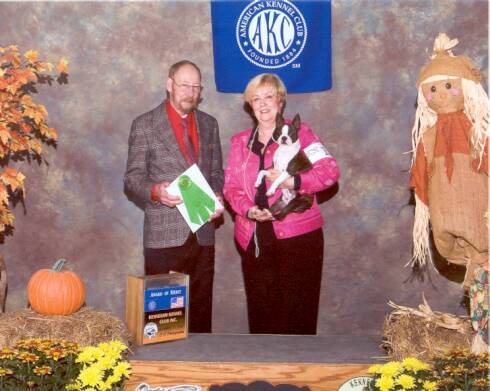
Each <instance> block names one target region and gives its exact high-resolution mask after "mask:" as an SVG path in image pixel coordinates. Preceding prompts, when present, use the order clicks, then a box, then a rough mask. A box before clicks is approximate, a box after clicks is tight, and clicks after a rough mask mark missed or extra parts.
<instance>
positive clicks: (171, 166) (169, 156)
mask: <svg viewBox="0 0 490 391" xmlns="http://www.w3.org/2000/svg"><path fill="white" fill-rule="evenodd" d="M195 115H196V122H197V132H198V135H199V146H200V147H199V148H200V150H199V161H198V166H199V168H200V170H201V171H202V173H203V175H204V177H205V178H206V180H207V181H208V182H209V185H210V186H211V188H212V189H213V190H214V191H215V192H219V193H222V191H223V181H224V179H223V162H222V155H221V143H220V138H219V129H218V122H217V121H216V119H215V118H213V117H211V116H210V115H208V114H206V113H204V112H202V111H199V110H196V112H195ZM128 144H129V150H128V161H127V166H126V174H125V175H124V186H125V191H126V193H127V194H128V196H129V197H130V198H134V201H135V203H137V204H139V205H140V206H141V207H142V208H143V209H144V211H145V220H144V229H143V244H144V246H145V247H146V248H167V247H176V246H181V245H182V244H184V242H185V240H186V239H187V237H188V235H189V232H190V229H189V227H188V226H187V224H186V222H185V220H184V219H183V218H182V216H181V214H180V212H179V211H178V210H177V208H169V207H168V206H166V205H163V204H160V203H154V202H152V201H151V187H152V186H153V184H155V183H159V182H163V181H167V182H172V181H173V180H174V179H175V178H177V176H179V175H180V174H182V172H183V171H185V170H186V169H187V168H189V164H188V163H187V161H186V160H185V158H184V156H183V155H182V153H181V151H180V148H179V144H178V143H177V140H176V139H175V135H174V131H173V129H172V127H171V125H170V122H169V120H168V117H167V112H166V110H165V102H163V103H162V104H160V105H159V106H158V107H156V108H155V109H153V110H151V111H149V112H147V113H145V114H142V115H140V116H139V117H138V118H136V119H135V120H134V121H133V124H132V126H131V132H130V135H129V141H128ZM196 234H197V239H198V241H199V244H201V245H203V246H209V245H213V244H214V225H213V223H206V224H205V225H203V226H202V227H201V228H200V229H199V230H198V231H197V232H196Z"/></svg>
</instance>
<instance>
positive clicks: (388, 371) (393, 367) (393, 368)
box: [379, 361, 403, 377]
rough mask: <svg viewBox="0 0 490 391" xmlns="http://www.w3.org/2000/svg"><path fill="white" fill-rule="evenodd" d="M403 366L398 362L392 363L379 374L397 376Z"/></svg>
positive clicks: (383, 367)
mask: <svg viewBox="0 0 490 391" xmlns="http://www.w3.org/2000/svg"><path fill="white" fill-rule="evenodd" d="M402 369H403V368H402V365H401V364H400V363H399V362H397V361H390V362H389V363H387V364H385V365H383V366H382V367H381V368H380V369H379V373H380V374H382V375H385V376H388V377H392V376H395V375H396V374H397V373H398V372H400V371H401V370H402Z"/></svg>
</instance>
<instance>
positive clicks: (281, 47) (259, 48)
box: [236, 0, 308, 69]
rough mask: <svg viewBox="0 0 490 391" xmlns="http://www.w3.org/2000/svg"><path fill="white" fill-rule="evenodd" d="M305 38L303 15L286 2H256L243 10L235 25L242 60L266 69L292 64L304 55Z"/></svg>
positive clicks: (297, 65)
mask: <svg viewBox="0 0 490 391" xmlns="http://www.w3.org/2000/svg"><path fill="white" fill-rule="evenodd" d="M307 35H308V30H307V27H306V23H305V19H304V17H303V15H302V14H301V12H299V10H298V8H297V7H296V6H295V5H294V4H292V3H291V2H290V1H288V0H278V1H269V0H255V1H253V2H252V3H250V4H249V5H248V6H247V7H245V9H244V10H243V11H242V13H241V14H240V17H239V18H238V22H237V25H236V39H237V43H238V47H239V48H240V50H241V52H242V53H243V55H244V56H245V58H246V59H247V60H248V61H250V62H251V63H253V64H255V65H257V66H259V67H262V68H269V69H275V68H282V67H284V66H286V65H288V64H290V63H292V62H293V61H294V60H295V59H296V58H297V57H298V56H299V55H300V54H301V52H302V51H303V48H304V47H305V44H306V38H307ZM293 66H296V67H299V64H293Z"/></svg>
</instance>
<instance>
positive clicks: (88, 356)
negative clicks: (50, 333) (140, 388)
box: [0, 339, 131, 391]
mask: <svg viewBox="0 0 490 391" xmlns="http://www.w3.org/2000/svg"><path fill="white" fill-rule="evenodd" d="M127 349H128V348H127V346H125V345H124V344H123V343H121V342H120V341H110V342H101V343H99V344H98V345H96V346H85V347H80V346H79V345H78V344H77V343H76V342H69V341H65V340H43V339H29V340H21V341H17V342H16V344H15V345H14V346H13V347H11V348H3V349H0V390H3V391H28V390H33V389H34V390H38V391H52V390H85V391H88V390H91V391H120V390H123V389H124V384H125V382H126V380H127V379H128V378H129V376H130V374H131V365H130V363H129V362H128V361H127V360H126V359H125V356H126V353H127V352H126V351H127Z"/></svg>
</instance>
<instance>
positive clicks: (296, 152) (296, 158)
mask: <svg viewBox="0 0 490 391" xmlns="http://www.w3.org/2000/svg"><path fill="white" fill-rule="evenodd" d="M300 123H301V120H300V117H299V114H296V115H295V116H294V118H293V122H292V123H291V124H287V123H285V122H284V118H283V117H282V115H281V114H280V113H277V116H276V128H275V129H274V132H273V133H272V140H273V141H274V142H276V143H277V144H279V147H278V148H277V150H276V152H275V153H274V158H273V164H274V168H275V169H276V170H278V171H280V172H281V174H280V175H279V176H278V177H277V178H276V179H275V180H274V182H272V184H271V187H270V188H269V190H267V193H266V195H267V196H268V197H270V196H271V195H273V194H274V193H275V192H276V190H277V188H278V187H279V185H280V184H281V183H283V182H284V181H285V180H286V179H288V178H290V177H292V176H294V175H296V174H300V173H302V172H304V171H307V170H309V169H311V167H312V165H311V163H310V161H309V160H308V158H307V157H306V155H305V153H304V152H303V151H302V149H301V146H300V143H299V139H298V131H299V127H300ZM266 175H267V170H262V171H260V172H259V174H258V176H257V180H256V181H255V187H259V186H260V184H261V182H262V179H263V178H264V176H266ZM312 204H313V196H312V195H310V194H299V193H298V192H297V191H294V190H289V189H282V196H281V197H280V198H278V199H277V201H276V202H274V204H273V205H272V206H271V207H270V208H269V210H270V212H271V213H272V215H273V216H274V218H275V219H277V220H282V219H284V217H286V215H287V214H288V213H291V212H296V213H301V212H304V211H305V210H307V209H309V208H310V207H311V205H312Z"/></svg>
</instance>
